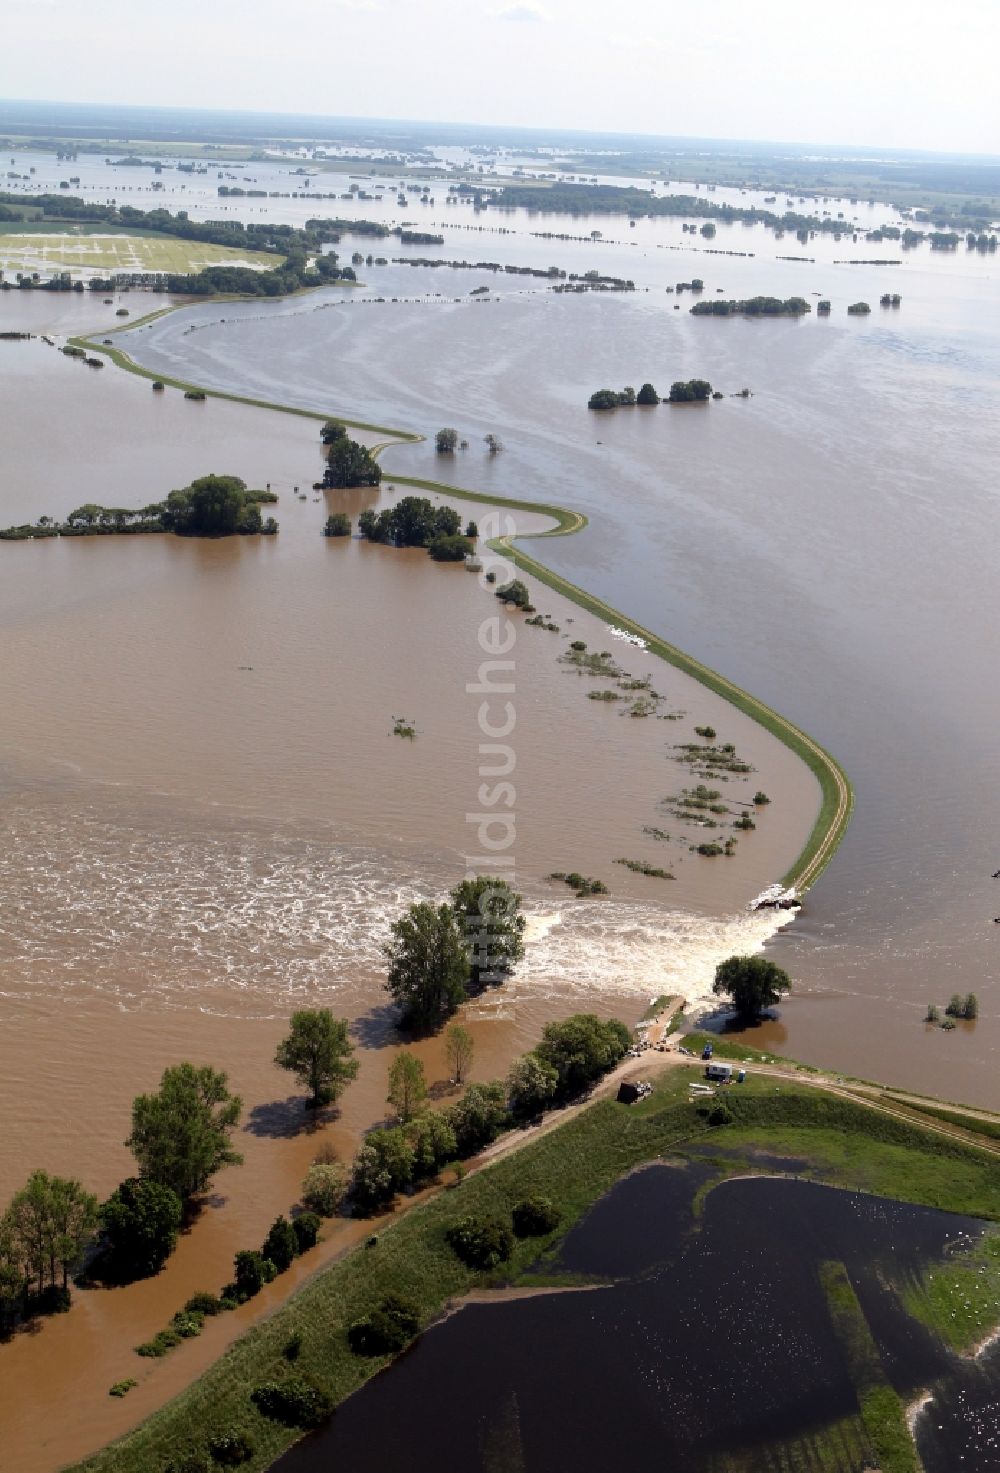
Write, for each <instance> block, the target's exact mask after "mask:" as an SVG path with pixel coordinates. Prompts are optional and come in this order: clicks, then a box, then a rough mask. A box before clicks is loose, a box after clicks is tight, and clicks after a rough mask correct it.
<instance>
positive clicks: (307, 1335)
mask: <svg viewBox="0 0 1000 1473" xmlns="http://www.w3.org/2000/svg"><path fill="white" fill-rule="evenodd" d="M687 1083H688V1075H687V1073H686V1072H685V1071H681V1070H678V1071H676V1072H675V1071H671V1073H670V1074H668V1075H667V1076H666V1078H665V1079H664V1080H663V1081H662V1082H661V1084H660V1085H659V1086H658V1087H657V1089H656V1090H655V1091H654V1093H653V1095H652V1096H651V1097H650V1098H649V1099H648V1100H646V1101H643V1102H642V1103H640V1104H638V1105H633V1106H622V1105H618V1104H616V1103H614V1102H612V1101H608V1100H605V1101H601V1102H599V1103H596V1104H593V1105H591V1106H590V1107H588V1108H586V1109H585V1110H583V1111H582V1112H580V1113H579V1114H578V1115H576V1116H575V1117H574V1118H572V1119H569V1120H568V1121H567V1122H566V1123H565V1124H563V1125H561V1126H559V1127H557V1128H556V1129H554V1130H551V1131H550V1132H549V1133H548V1134H546V1135H543V1136H540V1137H539V1138H538V1139H536V1140H534V1141H532V1142H531V1143H530V1144H526V1145H525V1146H524V1147H523V1148H522V1149H520V1150H517V1151H514V1152H512V1153H510V1154H509V1155H507V1156H506V1157H503V1158H501V1159H500V1160H497V1161H496V1162H494V1163H493V1164H491V1165H488V1166H486V1167H484V1168H483V1169H481V1170H479V1171H477V1172H474V1173H472V1174H470V1175H469V1176H468V1177H466V1178H465V1179H464V1180H463V1181H462V1182H461V1183H460V1184H459V1185H457V1186H454V1187H451V1188H445V1189H443V1190H441V1191H439V1192H438V1194H437V1195H436V1196H433V1197H431V1198H430V1199H429V1200H427V1201H426V1202H424V1203H422V1204H419V1205H416V1206H414V1207H413V1209H412V1210H411V1211H409V1212H404V1213H402V1214H400V1215H399V1216H397V1218H396V1219H395V1220H394V1221H392V1222H391V1224H390V1225H389V1226H386V1227H381V1228H379V1227H377V1226H376V1228H375V1229H374V1234H375V1237H376V1241H375V1243H374V1244H373V1245H372V1246H362V1247H359V1248H358V1249H356V1250H355V1251H354V1252H352V1253H351V1254H350V1255H348V1256H347V1257H345V1258H344V1259H342V1260H341V1261H339V1262H337V1263H335V1264H333V1265H332V1266H331V1267H330V1268H328V1269H326V1270H324V1271H323V1272H322V1273H321V1274H319V1275H318V1276H317V1277H316V1278H315V1279H314V1280H312V1281H311V1282H310V1283H308V1284H307V1285H306V1286H305V1287H304V1288H303V1289H301V1290H300V1291H299V1292H298V1293H297V1294H296V1295H295V1296H294V1297H293V1298H292V1299H291V1300H289V1302H288V1303H287V1304H285V1305H284V1306H283V1307H282V1308H281V1309H280V1310H278V1311H277V1313H275V1314H274V1315H273V1316H272V1317H271V1318H269V1319H268V1320H266V1321H265V1322H263V1323H262V1324H260V1325H258V1326H256V1327H255V1328H254V1329H252V1330H251V1331H250V1332H249V1333H248V1334H246V1335H245V1336H243V1337H242V1339H240V1340H239V1341H238V1342H237V1343H236V1344H234V1345H233V1346H232V1347H231V1348H230V1349H229V1350H228V1351H227V1352H226V1354H225V1355H224V1356H223V1357H222V1358H221V1360H220V1361H219V1362H218V1363H217V1364H216V1365H215V1366H213V1367H212V1368H211V1370H209V1371H208V1372H207V1373H206V1374H205V1375H204V1376H203V1377H202V1378H201V1379H200V1380H199V1381H197V1382H196V1383H195V1384H194V1385H193V1386H191V1387H190V1388H189V1389H188V1390H186V1391H185V1392H183V1393H182V1394H181V1395H180V1396H179V1397H178V1398H177V1399H176V1400H175V1401H174V1402H172V1403H171V1404H170V1405H168V1406H167V1407H165V1408H164V1409H163V1410H162V1411H160V1412H158V1413H156V1414H155V1415H154V1416H153V1417H151V1418H150V1419H149V1420H148V1421H147V1422H146V1423H145V1424H144V1425H143V1426H141V1427H140V1428H138V1429H137V1430H136V1431H134V1432H132V1433H130V1434H129V1435H128V1436H126V1437H125V1438H124V1439H122V1440H121V1441H120V1442H118V1443H116V1444H114V1445H112V1446H111V1447H109V1448H107V1449H105V1450H104V1451H102V1452H101V1453H99V1454H97V1455H96V1456H95V1457H92V1458H90V1459H88V1460H87V1461H86V1462H85V1463H83V1464H80V1465H78V1473H84V1470H86V1473H167V1470H169V1469H171V1468H172V1467H173V1468H174V1469H176V1470H177V1473H179V1470H180V1469H181V1468H182V1467H183V1464H182V1462H180V1461H179V1460H180V1459H181V1458H182V1457H183V1456H184V1455H186V1454H187V1453H188V1452H190V1453H195V1454H197V1453H204V1452H205V1450H206V1448H207V1446H208V1444H209V1442H210V1441H211V1440H212V1439H213V1438H221V1437H225V1436H228V1435H230V1434H232V1435H236V1434H239V1435H240V1436H242V1437H244V1438H246V1439H247V1442H248V1445H252V1448H253V1451H252V1454H251V1456H250V1457H249V1459H248V1460H247V1461H246V1462H245V1464H244V1465H243V1466H245V1467H246V1468H248V1469H251V1470H263V1469H265V1468H267V1467H268V1466H269V1465H270V1463H271V1462H273V1461H274V1459H275V1458H276V1457H277V1456H278V1455H279V1454H280V1452H281V1451H282V1450H283V1449H284V1448H286V1447H287V1446H288V1445H289V1444H290V1443H291V1442H292V1441H293V1440H294V1439H295V1438H296V1437H297V1436H298V1435H299V1433H298V1432H297V1431H296V1430H295V1429H291V1428H289V1427H287V1426H285V1425H283V1424H281V1423H280V1422H277V1421H274V1420H273V1419H271V1418H269V1417H267V1416H266V1415H264V1413H263V1412H262V1411H261V1410H259V1409H258V1405H257V1403H255V1401H254V1400H253V1399H252V1397H253V1392H254V1391H255V1389H256V1388H258V1387H260V1386H262V1385H270V1384H272V1383H274V1382H279V1383H280V1382H281V1381H282V1380H283V1379H286V1378H288V1377H289V1375H290V1374H292V1373H294V1375H295V1376H298V1377H305V1378H307V1379H309V1380H311V1381H312V1382H314V1383H315V1384H316V1385H317V1386H318V1387H320V1388H321V1390H322V1391H323V1392H324V1393H325V1394H326V1395H327V1396H328V1397H329V1398H330V1399H331V1400H332V1402H333V1403H335V1404H336V1403H338V1402H340V1401H342V1400H343V1399H344V1398H345V1397H347V1396H349V1395H350V1394H351V1392H352V1391H354V1390H356V1389H357V1388H358V1387H359V1386H360V1385H361V1384H362V1383H363V1382H364V1381H365V1380H367V1379H368V1378H369V1377H370V1376H371V1375H373V1374H374V1373H375V1372H376V1371H377V1370H378V1369H380V1368H381V1366H382V1365H383V1364H385V1361H386V1357H377V1356H376V1357H368V1356H359V1355H356V1354H354V1353H353V1352H352V1351H351V1349H350V1346H349V1344H348V1339H347V1332H348V1328H349V1326H350V1325H351V1324H352V1323H354V1322H355V1321H357V1320H358V1319H359V1318H362V1317H363V1316H365V1315H368V1314H371V1313H372V1312H373V1311H375V1310H376V1309H377V1308H378V1306H379V1305H380V1303H382V1301H383V1300H384V1299H385V1298H386V1296H387V1295H398V1296H400V1297H401V1298H403V1299H405V1300H406V1301H408V1302H409V1303H411V1304H413V1305H415V1306H416V1307H417V1309H418V1311H419V1315H420V1321H421V1325H422V1326H423V1327H426V1325H427V1324H429V1323H431V1322H433V1320H434V1319H435V1318H436V1317H437V1316H439V1315H440V1314H441V1313H442V1312H443V1311H444V1310H445V1309H446V1308H447V1307H448V1306H449V1305H450V1304H451V1303H452V1302H453V1301H454V1300H455V1299H457V1298H459V1297H460V1296H462V1295H463V1294H464V1293H466V1292H468V1291H469V1290H471V1289H474V1288H483V1287H490V1286H491V1285H497V1284H500V1283H504V1282H510V1281H511V1280H513V1281H517V1280H518V1278H519V1276H520V1275H522V1274H523V1273H524V1272H525V1270H526V1269H527V1268H528V1266H529V1265H530V1264H532V1263H534V1262H536V1260H537V1258H538V1255H539V1250H540V1249H542V1250H544V1249H545V1248H546V1247H547V1246H549V1245H552V1244H553V1243H554V1242H555V1241H556V1239H557V1235H562V1234H564V1233H565V1232H566V1231H567V1230H568V1229H569V1228H570V1227H571V1226H572V1224H573V1223H574V1222H575V1221H577V1220H578V1219H579V1218H580V1216H581V1215H582V1214H583V1213H584V1212H585V1211H586V1210H587V1209H588V1208H589V1207H590V1206H591V1204H592V1203H593V1202H594V1201H596V1200H597V1198H598V1197H600V1196H601V1195H602V1194H603V1193H604V1192H606V1191H607V1190H608V1189H609V1188H610V1187H611V1186H612V1185H613V1184H614V1183H615V1182H616V1181H617V1180H618V1179H619V1178H620V1177H622V1176H623V1175H624V1174H625V1173H626V1172H628V1171H630V1170H632V1169H633V1168H635V1167H636V1166H639V1165H641V1164H643V1163H644V1162H647V1161H652V1160H655V1159H657V1158H659V1157H662V1156H665V1155H666V1156H670V1155H672V1154H677V1153H680V1152H683V1150H684V1148H685V1146H687V1145H688V1144H698V1145H703V1144H704V1143H705V1141H706V1139H707V1138H709V1137H710V1138H711V1139H712V1141H713V1142H718V1144H719V1146H720V1147H722V1146H723V1145H724V1146H725V1147H726V1148H727V1149H731V1148H734V1147H742V1148H749V1149H751V1150H752V1149H762V1150H765V1151H766V1152H767V1153H768V1155H769V1156H770V1157H771V1158H773V1157H774V1156H775V1155H784V1156H789V1157H793V1158H798V1159H801V1158H805V1159H806V1160H808V1161H809V1162H810V1163H811V1167H810V1171H811V1173H813V1174H815V1176H816V1177H817V1178H818V1179H822V1180H824V1181H827V1182H830V1183H832V1184H835V1185H840V1186H844V1187H850V1188H854V1189H861V1190H868V1191H877V1192H878V1193H879V1194H880V1195H883V1196H896V1197H899V1198H901V1199H903V1200H907V1201H913V1202H918V1203H923V1204H925V1205H929V1206H935V1207H943V1208H947V1209H950V1210H955V1211H962V1212H969V1213H975V1214H977V1215H979V1216H982V1217H987V1218H992V1219H1000V1180H998V1178H997V1173H996V1168H995V1163H994V1162H993V1161H992V1160H991V1159H990V1158H989V1157H988V1156H986V1155H985V1154H983V1153H981V1152H980V1151H978V1150H977V1149H976V1148H975V1146H973V1145H971V1144H969V1145H967V1144H965V1143H962V1142H959V1141H955V1140H951V1139H948V1138H945V1137H938V1136H932V1135H928V1134H927V1133H926V1132H925V1131H923V1130H922V1129H921V1128H920V1127H919V1126H918V1125H916V1124H910V1123H909V1122H906V1121H901V1120H898V1119H895V1118H890V1117H887V1116H882V1115H880V1114H878V1113H877V1112H876V1111H875V1110H873V1109H871V1108H869V1107H866V1106H864V1105H861V1104H854V1103H853V1102H851V1101H849V1100H845V1099H842V1098H840V1097H835V1096H830V1095H825V1094H823V1093H822V1092H821V1091H819V1090H816V1089H814V1088H810V1087H808V1086H799V1085H796V1084H792V1083H787V1084H786V1083H782V1084H781V1085H780V1087H776V1086H775V1084H774V1081H773V1080H772V1079H768V1078H765V1077H761V1078H759V1079H753V1078H751V1079H750V1080H748V1082H747V1084H746V1085H744V1086H742V1087H741V1088H740V1090H739V1092H737V1091H736V1090H732V1091H730V1092H728V1094H727V1103H728V1105H729V1109H730V1112H731V1113H732V1116H733V1121H732V1124H731V1125H726V1126H721V1127H712V1126H711V1125H710V1124H709V1123H708V1119H707V1118H706V1115H705V1114H703V1113H700V1112H699V1109H698V1106H697V1104H693V1103H692V1102H690V1101H689V1100H688V1099H687V1098H686V1095H687ZM770 1169H771V1170H773V1164H772V1166H771V1167H770ZM796 1169H797V1170H799V1172H800V1174H801V1168H798V1167H797V1168H796ZM737 1170H738V1171H740V1172H745V1171H746V1170H747V1160H746V1156H745V1154H744V1155H741V1156H740V1157H739V1158H738V1160H736V1161H730V1162H729V1163H728V1164H727V1163H726V1161H724V1160H722V1159H720V1161H719V1165H718V1172H719V1175H718V1180H723V1179H725V1177H726V1176H727V1175H729V1174H731V1173H732V1172H734V1171H737ZM533 1195H541V1196H544V1197H547V1198H550V1199H551V1200H553V1201H555V1202H558V1204H559V1206H560V1209H561V1218H560V1222H559V1227H558V1229H557V1232H556V1234H550V1235H549V1237H548V1238H547V1239H546V1238H541V1239H539V1238H534V1239H528V1240H517V1241H516V1243H515V1246H514V1251H513V1255H512V1257H511V1259H510V1260H509V1261H508V1262H507V1263H506V1264H505V1265H503V1266H502V1267H501V1268H498V1269H495V1270H490V1271H485V1272H479V1273H477V1272H475V1271H473V1270H471V1269H469V1268H466V1267H465V1266H464V1265H463V1263H462V1262H461V1260H460V1259H459V1258H458V1257H457V1256H456V1254H455V1252H453V1251H452V1249H451V1248H450V1247H449V1244H448V1236H447V1235H448V1231H449V1229H450V1228H453V1227H454V1226H455V1225H456V1224H457V1223H458V1222H459V1221H460V1220H461V1219H463V1218H466V1217H468V1216H470V1215H471V1216H475V1217H477V1218H490V1217H496V1218H502V1219H505V1220H509V1218H510V1215H511V1213H512V1210H513V1208H514V1206H515V1205H516V1204H517V1203H518V1202H519V1201H521V1200H523V1199H524V1198H526V1197H530V1196H533ZM290 1344H295V1345H296V1347H297V1350H296V1358H295V1360H294V1364H292V1363H290V1362H289V1360H288V1358H287V1353H286V1352H287V1348H288V1346H289V1345H290ZM177 1353H179V1354H183V1349H181V1350H180V1351H178V1352H177ZM122 1369H123V1374H124V1372H125V1371H127V1370H131V1369H133V1367H130V1366H129V1365H127V1364H123V1368H122ZM154 1374H155V1372H154ZM258 1400H259V1399H258ZM869 1410H870V1413H871V1415H872V1416H874V1415H875V1414H876V1413H877V1412H878V1411H879V1409H878V1408H877V1407H875V1406H874V1405H873V1406H872V1408H870V1409H869ZM898 1466H899V1467H901V1468H902V1467H904V1466H905V1465H904V1464H899V1465H898Z"/></svg>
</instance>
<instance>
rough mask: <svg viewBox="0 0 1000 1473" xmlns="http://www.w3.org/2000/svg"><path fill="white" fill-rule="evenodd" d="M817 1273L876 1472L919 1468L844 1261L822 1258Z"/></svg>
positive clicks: (900, 1406)
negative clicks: (834, 1261) (849, 1377)
mask: <svg viewBox="0 0 1000 1473" xmlns="http://www.w3.org/2000/svg"><path fill="white" fill-rule="evenodd" d="M819 1277H820V1282H821V1284H822V1285H823V1292H824V1294H825V1295H826V1303H827V1309H828V1310H829V1312H830V1319H831V1321H832V1322H833V1328H834V1332H835V1333H836V1336H837V1339H838V1340H839V1341H840V1345H841V1348H842V1350H843V1351H844V1356H845V1359H846V1361H847V1366H848V1370H849V1372H850V1376H851V1381H852V1382H853V1384H854V1389H855V1391H856V1392H857V1395H858V1404H859V1406H860V1408H861V1420H862V1422H863V1423H864V1427H865V1431H866V1432H867V1434H868V1437H869V1438H870V1440H871V1445H872V1449H873V1451H874V1454H875V1460H876V1462H877V1464H878V1467H879V1469H880V1473H918V1468H919V1464H918V1462H917V1453H916V1448H915V1447H914V1445H913V1439H912V1437H911V1436H910V1432H909V1428H908V1427H907V1425H906V1415H905V1412H904V1410H903V1404H902V1402H901V1401H900V1398H899V1395H898V1393H897V1392H896V1391H894V1390H893V1388H892V1386H890V1384H889V1382H888V1380H887V1378H886V1374H885V1371H884V1369H883V1366H882V1358H881V1356H880V1355H879V1351H878V1346H877V1345H876V1344H875V1341H874V1339H873V1338H872V1333H871V1330H870V1329H869V1328H868V1322H867V1320H866V1319H865V1316H864V1311H863V1310H862V1308H861V1305H860V1303H859V1302H858V1296H857V1295H856V1294H855V1292H854V1287H853V1285H852V1284H851V1281H850V1279H849V1278H848V1275H847V1270H846V1268H845V1267H844V1265H843V1264H842V1263H823V1264H821V1265H820V1270H819Z"/></svg>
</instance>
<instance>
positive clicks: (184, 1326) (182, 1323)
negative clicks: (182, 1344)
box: [170, 1309, 205, 1340]
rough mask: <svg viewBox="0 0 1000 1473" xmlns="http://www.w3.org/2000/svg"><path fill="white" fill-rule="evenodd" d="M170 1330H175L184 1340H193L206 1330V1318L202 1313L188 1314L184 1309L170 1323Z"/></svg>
mask: <svg viewBox="0 0 1000 1473" xmlns="http://www.w3.org/2000/svg"><path fill="white" fill-rule="evenodd" d="M170 1328H171V1329H172V1330H175V1331H176V1333H177V1334H178V1335H179V1336H180V1338H181V1339H182V1340H192V1339H194V1337H195V1335H200V1334H201V1332H202V1330H203V1329H204V1328H205V1316H204V1315H203V1314H202V1313H201V1312H200V1311H195V1312H194V1313H193V1314H187V1313H186V1312H185V1311H184V1310H183V1309H182V1310H181V1311H180V1313H179V1314H175V1315H174V1317H173V1319H172V1320H171V1321H170Z"/></svg>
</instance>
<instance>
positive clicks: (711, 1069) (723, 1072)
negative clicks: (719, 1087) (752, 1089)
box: [705, 1059, 733, 1084]
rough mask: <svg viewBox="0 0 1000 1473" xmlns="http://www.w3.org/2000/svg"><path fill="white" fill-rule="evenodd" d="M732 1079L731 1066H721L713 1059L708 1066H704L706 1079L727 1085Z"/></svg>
mask: <svg viewBox="0 0 1000 1473" xmlns="http://www.w3.org/2000/svg"><path fill="white" fill-rule="evenodd" d="M732 1077H733V1066H732V1064H722V1063H720V1062H719V1060H718V1059H713V1060H712V1062H711V1063H710V1064H706V1065H705V1078H706V1079H714V1080H716V1082H717V1083H719V1084H728V1083H729V1082H730V1080H731V1079H732Z"/></svg>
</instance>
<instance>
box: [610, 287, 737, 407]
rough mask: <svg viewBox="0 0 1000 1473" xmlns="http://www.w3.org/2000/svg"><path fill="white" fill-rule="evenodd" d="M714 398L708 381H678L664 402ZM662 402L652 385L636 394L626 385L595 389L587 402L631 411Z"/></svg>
mask: <svg viewBox="0 0 1000 1473" xmlns="http://www.w3.org/2000/svg"><path fill="white" fill-rule="evenodd" d="M692 310H694V309H692ZM712 397H713V391H712V385H711V384H710V383H709V382H708V380H707V379H703V378H692V379H687V380H684V379H676V380H675V381H674V383H672V384H671V385H670V392H669V394H667V396H666V399H665V401H663V402H666V403H667V404H688V403H692V402H694V401H696V400H702V399H710V398H712ZM714 397H715V398H717V399H721V398H722V395H721V394H720V393H716V394H715V395H714ZM660 402H661V399H660V395H659V394H658V393H657V392H656V389H655V387H654V386H653V385H652V384H643V386H642V388H641V389H640V390H639V392H638V393H636V391H635V389H634V388H633V387H632V385H631V384H626V385H625V387H624V389H595V390H594V392H593V393H592V394H591V396H590V398H589V399H588V400H587V408H588V409H621V408H626V409H630V408H632V407H634V406H635V405H652V404H659V403H660Z"/></svg>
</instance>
